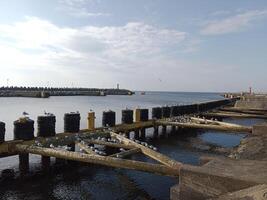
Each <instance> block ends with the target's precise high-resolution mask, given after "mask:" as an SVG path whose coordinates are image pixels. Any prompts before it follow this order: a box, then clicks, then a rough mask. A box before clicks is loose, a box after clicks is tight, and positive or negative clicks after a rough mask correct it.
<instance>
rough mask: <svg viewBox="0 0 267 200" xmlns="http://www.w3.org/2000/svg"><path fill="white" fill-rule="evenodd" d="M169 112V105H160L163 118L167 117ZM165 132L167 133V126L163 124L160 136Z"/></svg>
mask: <svg viewBox="0 0 267 200" xmlns="http://www.w3.org/2000/svg"><path fill="white" fill-rule="evenodd" d="M170 114H171V108H170V107H168V106H164V107H162V118H163V119H165V118H169V117H170ZM166 133H167V126H166V125H163V126H162V136H165V135H166Z"/></svg>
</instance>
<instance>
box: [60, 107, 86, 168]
mask: <svg viewBox="0 0 267 200" xmlns="http://www.w3.org/2000/svg"><path fill="white" fill-rule="evenodd" d="M80 120H81V115H80V113H79V112H70V113H65V115H64V132H65V133H78V132H79V131H80ZM68 147H69V148H70V151H75V142H73V143H72V144H69V145H68ZM59 162H62V160H60V159H59ZM67 162H68V163H70V164H74V163H75V162H73V161H67Z"/></svg>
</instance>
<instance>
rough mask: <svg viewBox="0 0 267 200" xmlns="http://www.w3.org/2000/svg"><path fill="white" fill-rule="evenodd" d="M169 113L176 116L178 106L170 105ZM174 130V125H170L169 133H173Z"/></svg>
mask: <svg viewBox="0 0 267 200" xmlns="http://www.w3.org/2000/svg"><path fill="white" fill-rule="evenodd" d="M170 108H171V113H170V117H176V116H178V112H177V110H178V106H171V107H170ZM175 132H176V126H172V127H171V133H172V134H174V133H175Z"/></svg>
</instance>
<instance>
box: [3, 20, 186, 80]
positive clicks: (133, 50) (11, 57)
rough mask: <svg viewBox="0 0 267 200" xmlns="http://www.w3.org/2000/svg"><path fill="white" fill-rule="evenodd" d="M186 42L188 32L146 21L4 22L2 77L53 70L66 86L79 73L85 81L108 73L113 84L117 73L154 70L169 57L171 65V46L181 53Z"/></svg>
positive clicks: (97, 78) (96, 78)
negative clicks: (76, 24)
mask: <svg viewBox="0 0 267 200" xmlns="http://www.w3.org/2000/svg"><path fill="white" fill-rule="evenodd" d="M185 42H186V43H187V42H188V35H187V34H186V33H185V32H181V31H177V30H171V29H164V28H159V27H155V26H151V25H148V24H145V23H141V22H130V23H127V24H126V25H124V26H105V27H97V26H84V27H79V28H71V27H60V26H57V25H55V24H53V23H51V22H49V21H46V20H42V19H39V18H36V17H27V18H26V19H25V20H24V21H21V22H16V23H14V24H0V47H1V48H0V54H1V57H0V69H1V71H2V72H4V73H2V76H10V75H3V74H5V73H8V72H10V70H18V71H21V70H23V71H31V72H40V73H45V72H46V73H48V72H53V73H57V74H58V81H61V82H62V84H63V83H64V82H65V83H66V81H67V79H69V78H70V77H71V76H73V75H74V74H77V75H78V74H79V76H81V77H79V81H80V82H85V80H86V79H87V77H88V76H91V75H92V74H94V75H95V74H98V75H99V77H101V76H109V77H110V79H105V81H107V82H106V83H105V84H107V85H110V82H111V81H112V80H113V81H114V79H112V78H111V77H112V76H117V75H118V74H127V76H129V75H131V73H132V72H133V73H135V72H136V71H137V70H141V71H142V70H144V69H150V70H151V69H153V67H154V66H155V63H161V64H163V63H164V61H166V63H167V64H168V61H169V60H170V59H171V58H170V57H169V56H168V53H169V52H170V51H172V49H173V51H174V49H175V51H177V49H180V50H181V52H182V51H183V49H184V47H185V46H186V45H185V44H184V43H185ZM159 58H160V61H159ZM157 65H158V64H157ZM165 67H168V66H165ZM177 67H179V66H177ZM8 74H9V73H8ZM26 75H27V76H30V74H26ZM99 77H97V76H94V77H91V78H90V79H92V80H94V82H95V83H96V84H98V85H99V84H101V82H103V80H102V79H99ZM28 78H29V77H28ZM49 78H50V77H47V78H46V79H48V80H49ZM16 79H18V78H17V77H16ZM23 79H26V78H25V77H24V78H23V77H22V78H21V80H23ZM108 81H110V82H108ZM22 82H23V81H22Z"/></svg>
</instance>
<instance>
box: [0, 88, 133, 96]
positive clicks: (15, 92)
mask: <svg viewBox="0 0 267 200" xmlns="http://www.w3.org/2000/svg"><path fill="white" fill-rule="evenodd" d="M133 94H134V92H132V91H130V90H127V89H118V88H117V89H112V88H111V89H105V88H104V89H102V88H53V87H1V88H0V97H34V98H48V97H50V96H106V95H133Z"/></svg>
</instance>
